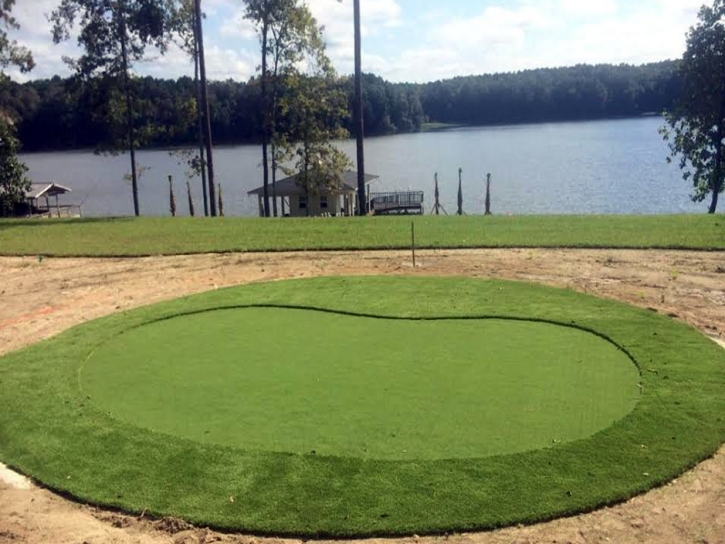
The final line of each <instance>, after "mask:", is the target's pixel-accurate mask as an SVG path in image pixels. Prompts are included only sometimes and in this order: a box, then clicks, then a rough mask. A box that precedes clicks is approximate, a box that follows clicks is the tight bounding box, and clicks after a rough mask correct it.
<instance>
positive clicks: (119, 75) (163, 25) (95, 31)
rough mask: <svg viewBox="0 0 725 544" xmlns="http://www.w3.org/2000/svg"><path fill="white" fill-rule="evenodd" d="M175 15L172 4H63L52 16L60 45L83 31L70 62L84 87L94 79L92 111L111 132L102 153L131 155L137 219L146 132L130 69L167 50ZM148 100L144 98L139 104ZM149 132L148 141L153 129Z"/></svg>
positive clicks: (135, 0)
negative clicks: (139, 155)
mask: <svg viewBox="0 0 725 544" xmlns="http://www.w3.org/2000/svg"><path fill="white" fill-rule="evenodd" d="M172 11H173V4H172V2H171V0H112V1H108V0H62V1H61V3H60V5H59V6H58V7H57V8H56V9H55V10H54V11H53V13H52V14H51V17H50V19H51V21H52V23H53V41H54V42H55V43H59V42H61V41H64V40H68V39H69V38H70V36H71V32H73V31H74V30H75V29H76V24H77V25H78V27H79V28H78V45H80V46H81V48H82V49H83V54H82V55H81V56H80V57H79V58H77V59H66V62H67V63H68V64H69V65H70V66H71V68H72V69H73V70H74V71H75V72H76V74H77V75H78V76H79V78H80V79H81V81H82V83H85V82H87V81H88V80H92V83H91V87H92V94H91V96H95V98H97V99H98V100H97V101H96V103H95V107H94V108H92V111H94V112H95V113H96V115H100V117H101V119H102V122H103V123H104V124H105V125H107V126H108V127H109V128H110V130H109V131H108V132H107V133H106V134H107V136H109V138H108V139H107V140H105V141H104V142H103V144H104V145H103V148H104V149H105V150H107V151H117V150H118V151H129V152H130V156H131V186H132V191H133V206H134V211H135V214H136V215H139V214H140V211H139V201H138V176H137V171H136V157H135V150H136V147H138V145H139V144H143V143H144V140H143V139H140V138H139V136H141V135H143V134H144V130H143V128H141V129H138V128H137V126H136V119H135V116H136V96H135V95H134V92H133V91H134V86H133V85H132V84H131V79H132V77H133V75H132V73H131V69H132V65H133V63H134V62H136V61H139V60H141V59H142V58H143V57H144V54H145V50H146V47H147V46H148V45H155V46H156V47H157V48H158V49H159V50H161V51H163V50H164V49H165V45H166V41H167V39H168V26H169V21H170V19H171V13H172ZM145 98H147V97H145V96H139V100H143V99H145ZM145 128H147V131H146V132H147V134H146V135H147V136H148V131H149V130H153V125H149V126H148V127H145ZM98 144H99V142H97V143H96V146H98Z"/></svg>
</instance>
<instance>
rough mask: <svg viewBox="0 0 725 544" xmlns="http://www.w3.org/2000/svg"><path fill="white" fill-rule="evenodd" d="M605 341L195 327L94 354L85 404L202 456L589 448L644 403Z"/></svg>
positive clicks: (223, 319) (329, 327) (333, 328)
mask: <svg viewBox="0 0 725 544" xmlns="http://www.w3.org/2000/svg"><path fill="white" fill-rule="evenodd" d="M638 381H639V373H638V371H637V368H636V366H635V365H634V363H633V362H632V360H631V359H630V358H629V357H627V355H626V354H625V353H624V352H622V351H620V350H618V349H617V348H616V346H614V345H613V344H611V343H610V342H607V341H606V340H604V339H602V338H599V337H597V336H595V335H593V334H590V333H587V332H583V331H581V330H578V329H573V328H568V327H561V326H557V325H552V324H548V323H532V322H525V321H510V320H451V319H447V320H436V321H420V320H391V319H379V318H370V317H359V316H351V315H341V314H335V313H327V312H319V311H310V310H294V309H283V308H239V309H233V310H219V311H215V312H203V313H198V314H193V315H185V316H181V317H177V318H173V319H167V320H163V321H158V322H155V323H152V324H149V325H146V326H143V327H138V328H134V329H132V330H130V331H128V332H127V333H125V334H122V335H119V336H117V337H115V338H113V339H112V340H111V341H110V342H108V343H106V344H104V345H103V346H101V347H100V348H99V349H97V350H96V351H94V353H93V354H92V355H91V357H90V358H89V360H88V361H87V362H86V364H85V365H84V366H83V369H82V376H81V385H82V389H83V393H85V394H87V395H89V396H90V398H91V399H92V400H93V403H94V404H95V405H96V406H97V407H98V408H99V409H102V410H104V411H107V412H110V413H111V415H112V416H113V417H114V418H118V419H121V420H123V421H125V422H128V423H131V424H134V425H138V426H140V427H146V428H148V429H151V430H154V431H160V432H164V433H168V434H171V435H176V436H182V437H186V438H190V439H192V440H197V441H200V442H209V443H215V444H223V445H228V446H233V447H237V448H246V449H252V450H260V451H278V452H289V453H295V454H305V453H310V452H315V453H316V454H317V455H330V456H333V455H334V456H345V457H355V458H366V459H431V460H434V459H448V458H469V457H485V456H491V455H497V454H504V453H513V452H521V451H527V450H534V449H539V448H545V447H549V446H551V445H552V444H553V443H559V442H570V441H573V440H577V439H581V438H586V437H587V436H590V435H592V434H594V433H595V432H597V431H599V430H602V429H605V428H607V427H609V426H610V425H611V424H612V423H614V422H615V421H617V420H619V419H621V418H622V417H624V416H625V415H626V414H627V413H629V412H630V411H631V410H632V409H633V408H634V406H635V404H636V401H637V400H638V399H639V390H638V388H637V385H638Z"/></svg>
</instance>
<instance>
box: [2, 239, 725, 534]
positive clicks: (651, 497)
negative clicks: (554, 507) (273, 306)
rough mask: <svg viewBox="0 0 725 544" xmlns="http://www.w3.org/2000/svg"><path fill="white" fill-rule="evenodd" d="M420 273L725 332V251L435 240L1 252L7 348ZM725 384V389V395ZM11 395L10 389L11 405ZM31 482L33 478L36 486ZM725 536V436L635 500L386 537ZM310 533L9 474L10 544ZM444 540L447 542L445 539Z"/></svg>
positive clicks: (5, 515) (5, 488)
mask: <svg viewBox="0 0 725 544" xmlns="http://www.w3.org/2000/svg"><path fill="white" fill-rule="evenodd" d="M354 274H411V275H441V276H443V275H446V276H448V275H456V276H472V277H497V278H509V279H520V280H527V281H534V282H540V283H544V284H548V285H553V286H558V287H568V288H571V289H575V290H577V291H583V292H587V293H592V294H596V295H599V296H603V297H609V298H613V299H618V300H623V301H626V302H629V303H632V304H635V305H637V306H641V307H645V308H650V309H652V310H656V311H658V312H660V313H663V314H668V315H670V316H672V317H674V318H676V319H681V320H684V321H686V322H688V323H691V324H693V325H694V326H696V327H698V328H699V329H700V330H702V331H703V332H704V333H706V334H708V335H710V336H712V337H713V338H718V337H720V338H722V339H725V254H723V253H704V252H673V251H621V250H611V251H610V250H607V251H599V250H598V251H589V250H539V249H537V250H465V251H424V252H419V254H418V266H417V267H415V268H413V267H412V265H411V262H410V255H409V254H408V253H406V252H357V253H346V252H340V253H278V254H232V255H197V256H182V257H156V258H143V259H49V258H45V259H42V260H40V259H38V258H0V353H5V352H8V351H10V350H13V349H17V348H20V347H22V346H24V345H27V344H30V343H33V342H37V341H39V340H42V339H44V338H47V337H49V336H52V335H54V334H56V333H58V332H60V331H62V330H64V329H66V328H68V327H70V326H72V325H76V324H78V323H81V322H83V321H86V320H90V319H94V318H97V317H100V316H103V315H106V314H109V313H112V312H114V311H118V310H122V309H127V308H131V307H134V306H140V305H144V304H150V303H153V302H157V301H161V300H165V299H169V298H175V297H179V296H182V295H186V294H191V293H196V292H200V291H205V290H209V289H216V288H219V287H223V286H229V285H236V284H242V283H249V282H257V281H269V280H280V279H285V278H299V277H310V276H321V275H354ZM724 394H725V392H724ZM1 407H2V402H1V400H0V409H1ZM24 487H26V488H24ZM441 541H446V542H447V543H450V544H504V543H506V544H532V543H558V544H563V543H598V542H613V543H621V544H627V543H635V542H636V543H642V542H644V543H652V544H677V543H688V544H689V543H694V544H725V447H724V448H722V449H721V450H720V452H719V453H718V454H717V455H715V457H714V458H713V459H711V460H708V461H706V462H704V463H702V464H701V465H699V466H698V467H696V468H695V469H694V470H692V471H690V472H688V473H686V474H684V475H683V476H682V477H680V478H679V479H678V480H676V481H674V482H672V483H670V484H669V485H667V486H665V487H663V488H660V489H656V490H653V491H651V492H649V493H647V494H645V495H642V496H640V497H637V498H635V499H633V500H631V501H629V502H627V503H626V504H622V505H619V506H616V507H612V508H606V509H603V510H599V511H597V512H593V513H590V514H586V515H581V516H576V517H572V518H566V519H560V520H556V521H553V522H550V523H544V524H539V525H534V526H530V527H514V528H510V529H505V530H501V531H495V532H488V533H475V534H462V535H451V536H446V537H426V538H418V537H411V538H405V539H400V540H398V541H397V542H390V541H387V540H382V539H378V540H371V541H367V542H370V543H375V544H378V543H380V544H382V543H386V544H409V543H413V542H416V543H422V544H439V543H441ZM209 542H222V543H237V544H242V543H244V544H252V543H255V544H273V543H275V544H276V543H280V544H282V543H283V542H284V544H297V543H298V542H300V541H293V540H287V541H281V540H278V539H264V538H258V537H251V536H248V535H231V534H219V533H215V532H212V531H209V530H207V529H203V528H195V527H191V526H188V525H186V524H185V523H183V522H180V521H178V520H171V519H165V520H149V519H146V518H136V517H129V516H123V515H119V514H115V513H110V512H106V511H103V510H100V509H97V508H92V507H88V506H84V505H79V504H76V503H73V502H71V501H68V500H66V499H63V498H61V497H59V496H57V495H54V494H53V493H50V492H48V491H46V490H44V489H41V488H39V487H37V486H35V485H29V486H23V485H22V484H18V483H17V482H16V483H12V482H11V478H5V480H4V479H3V478H2V475H1V474H0V543H12V544H16V543H29V544H168V543H175V544H198V543H209ZM441 544H442V543H441Z"/></svg>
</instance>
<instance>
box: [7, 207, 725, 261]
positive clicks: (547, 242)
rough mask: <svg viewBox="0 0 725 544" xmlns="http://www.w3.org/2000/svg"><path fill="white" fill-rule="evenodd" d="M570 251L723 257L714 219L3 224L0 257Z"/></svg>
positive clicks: (719, 222) (720, 229) (722, 232)
mask: <svg viewBox="0 0 725 544" xmlns="http://www.w3.org/2000/svg"><path fill="white" fill-rule="evenodd" d="M411 222H412V223H414V224H415V239H416V244H417V246H418V247H419V248H430V249H434V248H497V247H576V248H630V249H631V248H637V249H642V248H668V249H703V250H725V219H723V217H722V215H705V214H702V215H663V216H641V215H640V216H633V215H620V216H618V215H606V216H605V215H599V216H597V215H587V216H576V215H568V216H567V215H562V216H514V217H508V216H505V215H495V216H488V217H484V216H473V215H471V216H464V217H442V216H441V217H439V216H424V217H353V218H337V217H333V218H319V217H313V218H284V219H281V218H280V219H258V218H238V217H236V218H235V217H222V218H201V217H197V218H193V217H192V218H182V217H177V218H159V217H141V218H109V219H94V218H89V219H73V220H60V219H59V220H50V221H48V220H1V219H0V255H52V256H88V257H102V256H143V255H178V254H190V253H222V252H239V251H300V250H336V249H339V250H351V249H401V248H402V249H408V248H410V246H411Z"/></svg>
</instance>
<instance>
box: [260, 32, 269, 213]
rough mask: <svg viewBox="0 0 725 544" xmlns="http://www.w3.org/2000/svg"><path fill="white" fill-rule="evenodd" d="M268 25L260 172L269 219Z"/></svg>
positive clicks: (264, 38)
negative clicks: (261, 173)
mask: <svg viewBox="0 0 725 544" xmlns="http://www.w3.org/2000/svg"><path fill="white" fill-rule="evenodd" d="M268 33H269V25H268V24H267V21H265V22H264V23H263V25H262V82H261V83H262V170H263V179H264V183H263V192H264V193H263V194H264V217H269V157H268V156H267V151H268V149H267V148H268V147H269V100H268V97H267V35H268Z"/></svg>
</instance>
